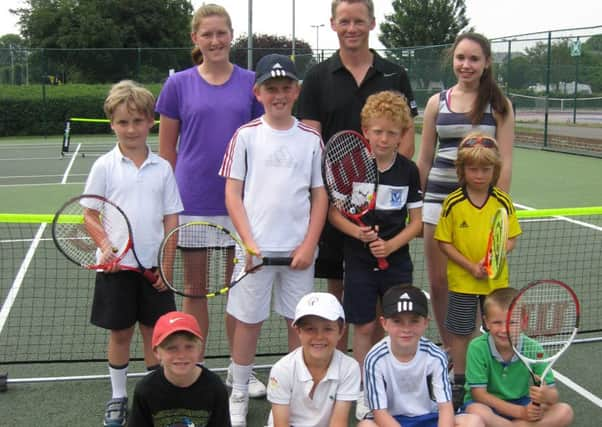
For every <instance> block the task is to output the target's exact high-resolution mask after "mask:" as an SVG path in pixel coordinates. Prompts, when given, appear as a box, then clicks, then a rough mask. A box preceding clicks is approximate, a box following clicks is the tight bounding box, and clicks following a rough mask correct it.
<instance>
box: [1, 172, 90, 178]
mask: <svg viewBox="0 0 602 427" xmlns="http://www.w3.org/2000/svg"><path fill="white" fill-rule="evenodd" d="M57 176H63V174H61V173H59V174H53V175H5V176H0V179H31V178H56V177H57ZM71 176H88V175H87V174H85V173H74V174H71Z"/></svg>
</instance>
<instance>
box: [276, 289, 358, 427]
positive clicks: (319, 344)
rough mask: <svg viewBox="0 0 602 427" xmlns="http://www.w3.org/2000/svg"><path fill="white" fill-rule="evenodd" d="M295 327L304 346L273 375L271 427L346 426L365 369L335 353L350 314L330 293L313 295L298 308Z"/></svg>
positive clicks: (285, 360)
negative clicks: (347, 316)
mask: <svg viewBox="0 0 602 427" xmlns="http://www.w3.org/2000/svg"><path fill="white" fill-rule="evenodd" d="M293 326H294V328H295V330H296V332H297V334H298V336H299V341H300V342H301V347H299V348H297V349H295V350H293V351H292V352H291V353H289V354H288V355H286V356H284V357H283V358H282V359H280V360H279V361H278V362H277V363H276V364H275V365H274V366H273V367H272V370H271V372H270V381H269V383H268V400H269V401H270V402H271V403H272V411H271V413H270V418H269V420H268V425H269V426H274V427H284V426H286V427H288V426H292V425H294V426H295V427H309V426H312V427H328V426H330V427H333V426H345V427H346V426H347V425H348V418H349V410H350V409H351V403H352V402H354V401H355V400H356V399H357V395H358V393H359V389H360V378H361V374H360V367H359V364H358V363H357V362H356V361H355V359H353V358H351V357H349V356H347V355H345V354H343V353H342V352H341V351H339V350H337V349H336V345H337V342H338V341H339V339H340V338H341V336H342V335H343V332H344V330H345V313H344V312H343V307H342V306H341V304H340V303H339V301H338V300H337V299H336V298H335V297H334V296H333V295H331V294H329V293H324V292H313V293H310V294H307V295H305V296H304V297H303V298H302V299H301V300H300V301H299V303H298V304H297V307H296V310H295V319H294V321H293Z"/></svg>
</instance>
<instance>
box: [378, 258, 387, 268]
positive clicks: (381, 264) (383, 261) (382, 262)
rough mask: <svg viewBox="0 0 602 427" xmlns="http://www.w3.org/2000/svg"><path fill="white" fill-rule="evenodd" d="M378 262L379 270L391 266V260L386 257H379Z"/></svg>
mask: <svg viewBox="0 0 602 427" xmlns="http://www.w3.org/2000/svg"><path fill="white" fill-rule="evenodd" d="M376 262H377V263H378V269H379V270H386V269H388V268H389V261H387V259H386V258H377V260H376Z"/></svg>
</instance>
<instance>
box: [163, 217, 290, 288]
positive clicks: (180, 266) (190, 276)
mask: <svg viewBox="0 0 602 427" xmlns="http://www.w3.org/2000/svg"><path fill="white" fill-rule="evenodd" d="M248 253H251V252H250V251H249V250H248V248H246V247H245V245H244V244H243V242H242V241H241V240H240V239H239V238H238V237H237V236H236V235H234V234H233V233H231V232H230V231H229V230H227V229H226V228H224V227H222V226H221V225H218V224H212V223H210V222H204V221H193V222H188V223H186V224H181V225H179V226H178V227H176V228H174V229H173V230H171V231H170V232H169V233H168V234H167V235H166V236H165V238H164V239H163V242H162V243H161V248H160V250H159V273H160V274H161V278H162V279H163V282H164V283H165V284H166V285H167V286H168V287H169V288H170V289H171V290H172V291H173V292H175V293H176V294H179V295H182V296H185V297H188V298H213V297H215V296H218V295H224V294H226V293H227V292H228V291H229V290H230V289H231V288H233V287H234V286H235V285H236V284H238V283H239V282H240V281H241V280H242V279H244V278H245V277H246V276H247V275H248V274H249V273H252V272H254V271H257V270H258V269H259V268H260V267H263V266H268V265H280V266H282V265H290V264H291V262H292V258H288V257H284V258H279V257H264V258H258V263H257V264H254V265H253V266H246V255H247V254H248Z"/></svg>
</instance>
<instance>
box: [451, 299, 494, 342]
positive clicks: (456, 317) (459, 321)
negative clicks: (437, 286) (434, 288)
mask: <svg viewBox="0 0 602 427" xmlns="http://www.w3.org/2000/svg"><path fill="white" fill-rule="evenodd" d="M447 295H448V297H447V300H448V301H447V317H446V318H445V327H446V328H447V330H448V331H450V332H451V333H452V334H455V335H463V336H466V335H471V334H472V333H473V332H474V330H475V328H476V321H477V311H478V310H477V306H478V307H479V308H480V310H481V313H483V303H484V302H485V295H474V294H460V293H457V292H451V291H450V292H448V294H447Z"/></svg>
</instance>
